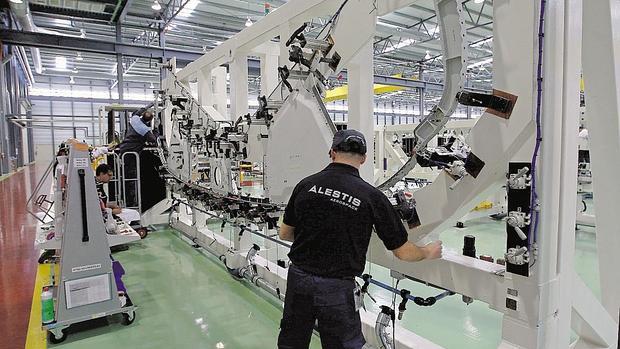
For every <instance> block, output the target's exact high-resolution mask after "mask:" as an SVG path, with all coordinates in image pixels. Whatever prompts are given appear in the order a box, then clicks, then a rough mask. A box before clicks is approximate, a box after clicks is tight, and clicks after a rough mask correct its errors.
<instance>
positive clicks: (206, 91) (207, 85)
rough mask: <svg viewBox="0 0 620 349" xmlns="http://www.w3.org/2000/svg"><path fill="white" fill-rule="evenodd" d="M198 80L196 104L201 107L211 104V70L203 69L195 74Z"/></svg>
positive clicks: (208, 68)
mask: <svg viewBox="0 0 620 349" xmlns="http://www.w3.org/2000/svg"><path fill="white" fill-rule="evenodd" d="M196 79H197V80H198V86H197V88H198V103H200V105H202V106H207V105H209V106H210V105H212V104H213V87H212V83H211V68H210V67H208V66H207V67H205V68H203V69H201V70H199V71H198V73H196Z"/></svg>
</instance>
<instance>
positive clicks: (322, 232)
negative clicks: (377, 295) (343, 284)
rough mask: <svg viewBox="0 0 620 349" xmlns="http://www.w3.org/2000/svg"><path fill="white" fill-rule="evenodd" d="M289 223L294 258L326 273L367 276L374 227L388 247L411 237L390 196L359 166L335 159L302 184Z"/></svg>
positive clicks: (289, 207)
mask: <svg viewBox="0 0 620 349" xmlns="http://www.w3.org/2000/svg"><path fill="white" fill-rule="evenodd" d="M284 223H285V224H287V225H290V226H293V227H295V241H294V242H293V245H292V247H291V251H290V253H289V258H290V259H291V262H293V264H295V265H296V266H297V267H299V268H300V269H302V270H304V271H306V272H308V273H311V274H315V275H320V276H326V277H347V276H356V275H361V274H362V272H363V271H364V264H365V263H366V252H367V250H368V244H369V242H370V235H371V233H372V229H373V227H374V228H375V230H376V232H377V235H379V238H381V240H382V241H383V244H384V245H385V247H386V248H387V249H388V250H394V249H396V248H398V247H401V246H402V245H403V244H404V243H405V242H407V238H408V235H407V230H406V229H405V227H404V226H403V223H402V221H401V219H400V217H399V216H398V213H397V212H396V211H395V210H394V208H393V207H392V204H391V203H390V201H389V200H388V198H387V197H386V196H385V195H384V194H383V193H382V192H380V191H379V190H378V189H377V188H375V187H373V186H372V185H370V184H368V183H367V182H365V181H364V180H363V179H362V178H361V177H360V175H359V171H358V170H357V169H356V168H355V167H352V166H349V165H346V164H341V163H331V164H330V165H329V166H327V167H326V168H325V169H324V170H323V171H321V172H319V173H316V174H314V175H312V176H310V177H307V178H304V179H303V180H302V181H301V182H299V184H297V186H296V187H295V189H294V190H293V194H292V195H291V198H290V200H289V202H288V205H287V206H286V211H285V212H284Z"/></svg>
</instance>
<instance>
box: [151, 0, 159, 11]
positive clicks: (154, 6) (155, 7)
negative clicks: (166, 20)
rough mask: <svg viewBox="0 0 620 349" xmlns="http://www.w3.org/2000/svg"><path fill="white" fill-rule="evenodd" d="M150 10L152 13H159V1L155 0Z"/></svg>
mask: <svg viewBox="0 0 620 349" xmlns="http://www.w3.org/2000/svg"><path fill="white" fill-rule="evenodd" d="M151 8H152V9H153V11H161V5H160V4H159V1H157V0H155V1H154V2H153V5H152V6H151Z"/></svg>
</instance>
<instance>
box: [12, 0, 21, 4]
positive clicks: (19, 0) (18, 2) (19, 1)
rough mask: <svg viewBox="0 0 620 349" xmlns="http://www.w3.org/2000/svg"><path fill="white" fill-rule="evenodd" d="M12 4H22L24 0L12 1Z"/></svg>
mask: <svg viewBox="0 0 620 349" xmlns="http://www.w3.org/2000/svg"><path fill="white" fill-rule="evenodd" d="M10 2H12V3H14V4H21V3H23V2H24V0H10Z"/></svg>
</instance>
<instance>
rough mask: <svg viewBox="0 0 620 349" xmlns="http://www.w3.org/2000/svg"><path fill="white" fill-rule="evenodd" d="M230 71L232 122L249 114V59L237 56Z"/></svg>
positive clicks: (230, 65) (244, 56)
mask: <svg viewBox="0 0 620 349" xmlns="http://www.w3.org/2000/svg"><path fill="white" fill-rule="evenodd" d="M228 67H229V69H230V115H229V117H230V120H236V119H237V118H238V117H239V116H241V115H244V114H247V113H248V57H247V56H246V55H243V54H242V55H238V56H236V57H235V58H234V59H233V60H232V61H231V62H230V63H229V65H228Z"/></svg>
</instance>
